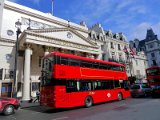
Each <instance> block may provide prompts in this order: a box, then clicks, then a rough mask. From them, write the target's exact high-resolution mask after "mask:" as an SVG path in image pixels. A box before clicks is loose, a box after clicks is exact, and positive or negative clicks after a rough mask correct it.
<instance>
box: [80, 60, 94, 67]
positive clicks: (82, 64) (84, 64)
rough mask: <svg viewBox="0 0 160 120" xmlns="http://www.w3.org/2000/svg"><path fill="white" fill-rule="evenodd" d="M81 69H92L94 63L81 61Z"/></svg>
mask: <svg viewBox="0 0 160 120" xmlns="http://www.w3.org/2000/svg"><path fill="white" fill-rule="evenodd" d="M81 67H88V68H92V63H91V62H87V61H81Z"/></svg>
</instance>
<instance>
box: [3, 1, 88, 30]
mask: <svg viewBox="0 0 160 120" xmlns="http://www.w3.org/2000/svg"><path fill="white" fill-rule="evenodd" d="M4 8H6V9H10V10H13V11H16V12H18V13H23V14H26V15H29V16H32V17H36V18H38V19H41V20H44V21H48V22H51V23H54V24H58V25H62V26H64V27H68V24H67V23H63V22H60V21H58V20H54V19H52V18H48V17H45V16H43V15H38V14H35V13H32V12H29V11H27V10H23V9H19V8H17V7H15V6H10V5H8V4H5V5H4ZM70 27H71V28H73V29H76V30H79V31H81V32H85V33H89V31H88V30H84V29H82V28H79V27H76V26H72V25H70Z"/></svg>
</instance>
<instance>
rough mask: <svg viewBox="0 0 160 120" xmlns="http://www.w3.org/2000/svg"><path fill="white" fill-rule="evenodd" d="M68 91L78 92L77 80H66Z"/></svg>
mask: <svg viewBox="0 0 160 120" xmlns="http://www.w3.org/2000/svg"><path fill="white" fill-rule="evenodd" d="M66 91H67V92H76V91H78V90H77V81H76V80H67V81H66Z"/></svg>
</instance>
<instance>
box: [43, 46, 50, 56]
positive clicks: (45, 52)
mask: <svg viewBox="0 0 160 120" xmlns="http://www.w3.org/2000/svg"><path fill="white" fill-rule="evenodd" d="M48 54H49V47H46V46H45V47H44V56H46V55H48Z"/></svg>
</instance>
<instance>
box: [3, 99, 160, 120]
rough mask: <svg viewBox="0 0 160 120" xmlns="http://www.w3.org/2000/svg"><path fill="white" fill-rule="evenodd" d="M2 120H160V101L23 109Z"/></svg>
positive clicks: (125, 101)
mask: <svg viewBox="0 0 160 120" xmlns="http://www.w3.org/2000/svg"><path fill="white" fill-rule="evenodd" d="M0 120H160V99H159V98H157V99H153V98H134V99H132V98H128V99H126V100H123V101H112V102H108V103H103V104H98V105H95V106H93V107H90V108H74V109H67V110H65V109H63V110H62V109H61V110H54V109H49V108H44V107H41V106H36V107H30V108H23V109H20V110H19V111H17V112H16V113H15V114H14V115H10V116H3V115H0Z"/></svg>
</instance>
